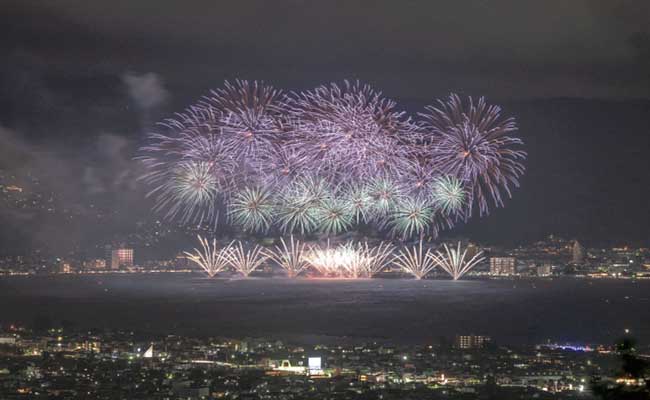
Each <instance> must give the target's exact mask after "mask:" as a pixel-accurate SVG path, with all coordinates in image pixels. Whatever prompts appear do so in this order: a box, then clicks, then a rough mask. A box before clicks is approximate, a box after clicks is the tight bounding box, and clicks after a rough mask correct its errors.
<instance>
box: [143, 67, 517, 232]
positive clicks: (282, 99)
mask: <svg viewBox="0 0 650 400" xmlns="http://www.w3.org/2000/svg"><path fill="white" fill-rule="evenodd" d="M500 114H501V110H500V108H499V107H496V106H490V105H487V104H486V102H485V100H484V99H483V98H480V99H479V100H478V101H474V100H472V99H471V98H470V99H469V101H468V102H463V101H461V99H460V98H459V97H458V96H456V95H451V96H450V98H449V99H448V100H447V101H441V102H439V105H438V106H437V107H433V106H429V107H427V108H426V112H425V113H424V114H420V116H421V117H422V118H423V119H424V120H423V121H420V122H418V123H413V122H412V120H411V119H410V118H408V117H407V116H406V115H405V114H404V113H403V112H400V111H397V108H396V104H395V103H394V102H393V101H391V100H388V99H386V98H384V97H383V96H382V94H381V92H378V91H376V90H374V89H373V88H371V87H370V86H368V85H363V84H360V83H359V82H352V83H351V82H347V81H346V82H345V83H344V84H343V85H336V84H330V85H324V86H320V87H317V88H315V89H313V90H311V91H306V92H303V93H291V94H290V95H287V96H284V95H283V94H282V92H281V91H279V90H276V89H274V88H272V87H270V86H268V85H265V84H263V83H261V82H256V81H252V82H249V81H243V80H236V81H234V82H233V83H230V82H226V83H225V85H224V86H223V87H222V88H220V89H216V90H214V91H212V92H211V94H210V95H209V96H207V97H205V98H204V99H203V100H202V101H201V102H199V103H198V104H196V105H193V106H191V107H189V108H188V109H187V110H186V111H185V112H183V113H180V114H176V115H175V116H174V118H170V119H167V120H165V121H163V122H162V123H160V124H159V125H158V128H157V129H158V132H155V133H151V134H150V135H149V136H148V143H147V144H146V145H145V146H144V147H142V149H141V153H140V155H139V156H138V158H139V159H140V160H141V161H142V162H143V164H144V165H145V166H146V168H147V172H146V174H145V175H144V176H143V179H144V180H145V181H146V182H147V183H148V184H149V185H151V186H152V189H151V190H150V192H149V196H152V197H154V198H155V206H154V209H155V210H156V211H157V212H161V213H163V215H164V216H165V217H166V218H169V219H173V220H176V221H178V222H181V223H193V224H198V225H213V226H212V227H213V228H214V225H216V224H217V223H218V222H219V215H221V212H222V211H224V210H225V211H227V213H226V215H227V216H228V217H229V220H230V222H232V224H233V225H235V226H237V227H238V228H241V229H243V230H244V231H248V232H267V231H269V230H270V229H271V228H276V229H278V230H280V231H281V232H283V233H291V232H295V233H300V234H303V235H307V234H311V233H314V232H318V231H320V232H321V233H323V234H326V235H336V234H339V233H341V232H344V231H347V230H350V229H353V226H354V225H365V224H368V225H375V227H379V228H384V227H387V226H390V228H391V231H392V233H393V234H395V235H397V236H400V237H402V238H407V237H410V236H412V235H416V234H422V232H435V233H437V230H438V229H440V228H443V227H447V228H451V227H452V225H453V222H455V221H456V220H457V219H459V218H462V219H465V220H467V219H468V218H469V217H471V216H472V210H473V208H474V209H478V210H479V214H480V215H483V214H486V213H488V211H489V210H488V208H489V206H490V204H494V205H496V206H502V205H503V200H504V198H505V197H506V195H507V196H510V189H511V188H512V187H516V186H518V179H519V177H520V176H521V175H522V174H523V172H524V167H523V165H522V161H523V159H524V158H525V156H526V153H525V152H523V151H522V150H519V149H518V146H519V145H521V144H522V142H521V140H520V139H518V138H516V137H513V136H512V134H513V132H514V131H516V129H517V127H516V124H515V122H514V120H513V119H504V118H501V115H500ZM276 202H277V209H276V210H274V206H273V203H276ZM427 221H428V222H427Z"/></svg>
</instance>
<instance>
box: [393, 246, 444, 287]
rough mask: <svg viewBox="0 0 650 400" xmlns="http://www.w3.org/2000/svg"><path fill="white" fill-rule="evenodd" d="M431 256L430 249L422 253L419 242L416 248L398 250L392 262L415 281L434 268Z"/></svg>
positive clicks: (434, 264)
mask: <svg viewBox="0 0 650 400" xmlns="http://www.w3.org/2000/svg"><path fill="white" fill-rule="evenodd" d="M431 254H432V253H431V249H427V250H426V251H424V249H423V247H422V240H420V242H419V244H418V245H417V246H413V248H411V249H409V248H408V247H406V248H404V249H402V250H400V251H399V253H397V257H395V261H394V262H395V264H396V265H397V266H398V267H400V268H401V269H402V271H404V272H407V273H409V274H411V275H413V276H414V277H415V278H416V279H422V278H424V277H425V276H426V275H427V274H428V273H429V272H431V270H433V269H434V268H435V267H436V263H435V262H434V260H433V258H432V257H431Z"/></svg>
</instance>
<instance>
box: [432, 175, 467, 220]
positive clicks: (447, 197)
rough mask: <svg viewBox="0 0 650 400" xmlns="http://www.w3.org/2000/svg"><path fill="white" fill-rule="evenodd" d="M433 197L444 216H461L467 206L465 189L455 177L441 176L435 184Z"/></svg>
mask: <svg viewBox="0 0 650 400" xmlns="http://www.w3.org/2000/svg"><path fill="white" fill-rule="evenodd" d="M431 197H432V199H433V203H434V204H435V206H436V207H437V208H438V209H439V210H440V211H441V212H442V213H443V214H445V215H459V214H460V213H462V211H463V208H464V206H465V187H464V186H463V183H462V182H461V181H459V180H458V179H456V178H455V177H453V176H448V175H447V176H441V177H438V178H437V179H436V180H435V181H434V183H433V188H432V189H431Z"/></svg>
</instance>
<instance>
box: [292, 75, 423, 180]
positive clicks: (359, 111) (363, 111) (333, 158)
mask: <svg viewBox="0 0 650 400" xmlns="http://www.w3.org/2000/svg"><path fill="white" fill-rule="evenodd" d="M287 102H288V108H289V110H290V111H289V112H290V113H291V115H293V116H295V117H296V118H298V119H299V120H301V121H302V123H303V126H302V129H301V135H302V137H303V140H304V142H305V145H306V146H309V147H310V148H311V150H310V151H309V153H310V154H312V155H313V156H314V157H316V159H315V161H316V162H318V163H319V164H321V165H324V166H325V168H326V169H327V170H328V172H329V173H330V174H332V175H335V176H337V181H348V180H350V179H359V178H369V177H374V176H377V175H380V174H386V175H390V176H393V175H399V174H401V173H402V171H404V170H405V168H407V167H408V165H409V164H410V162H411V158H410V157H409V156H410V154H411V153H412V152H413V148H412V146H411V145H410V143H411V142H410V136H411V135H412V134H413V132H414V131H416V130H417V127H416V125H415V124H413V123H411V122H410V120H408V119H407V118H405V117H404V113H403V112H398V111H395V106H396V104H395V102H393V101H391V100H388V99H386V98H384V97H382V95H381V92H377V91H375V90H374V89H373V88H371V87H370V86H368V85H362V84H360V83H359V82H354V83H351V82H348V81H345V82H344V84H343V85H342V86H339V85H336V84H331V85H327V86H320V87H318V88H316V89H314V90H312V91H307V92H304V93H300V94H294V95H293V96H291V97H290V98H289V99H288V101H287ZM322 160H324V161H325V162H324V163H323V162H322Z"/></svg>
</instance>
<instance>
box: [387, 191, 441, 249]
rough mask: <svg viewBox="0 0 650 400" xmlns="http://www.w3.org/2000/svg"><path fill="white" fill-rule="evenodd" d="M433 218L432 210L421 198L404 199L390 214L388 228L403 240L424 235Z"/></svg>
mask: <svg viewBox="0 0 650 400" xmlns="http://www.w3.org/2000/svg"><path fill="white" fill-rule="evenodd" d="M432 218H433V208H432V207H431V206H430V205H429V204H428V203H427V201H426V200H424V199H421V198H417V197H416V198H412V197H405V198H403V199H401V200H400V201H399V202H398V203H397V205H396V206H395V207H394V208H393V210H392V211H391V212H390V214H389V217H388V226H389V227H390V228H391V232H392V233H393V235H395V236H400V237H401V238H403V239H407V238H410V237H412V236H414V235H423V234H424V233H426V232H427V231H428V230H429V228H430V226H431V221H432Z"/></svg>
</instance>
